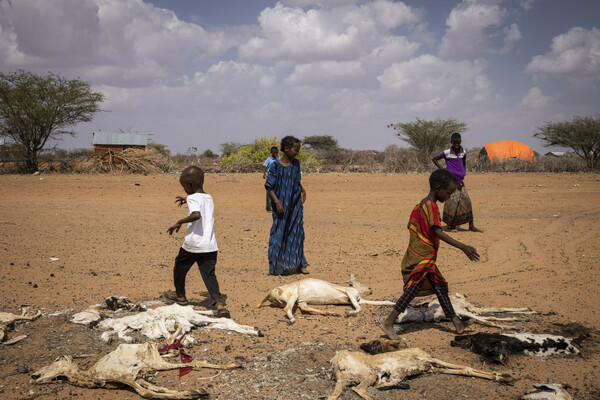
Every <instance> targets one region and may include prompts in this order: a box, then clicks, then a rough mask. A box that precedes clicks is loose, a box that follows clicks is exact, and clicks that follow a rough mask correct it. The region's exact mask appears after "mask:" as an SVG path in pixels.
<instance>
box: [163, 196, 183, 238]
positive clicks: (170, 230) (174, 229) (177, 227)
mask: <svg viewBox="0 0 600 400" xmlns="http://www.w3.org/2000/svg"><path fill="white" fill-rule="evenodd" d="M184 200H185V199H184ZM180 228H181V223H179V222H177V223H176V224H175V225H173V226H172V227H170V228H169V229H167V232H169V235H172V234H173V232H179V229H180Z"/></svg>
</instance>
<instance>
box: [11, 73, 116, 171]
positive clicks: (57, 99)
mask: <svg viewBox="0 0 600 400" xmlns="http://www.w3.org/2000/svg"><path fill="white" fill-rule="evenodd" d="M104 99H105V96H104V95H103V94H102V93H99V92H93V91H92V90H91V88H90V85H89V84H88V83H87V82H83V81H82V80H80V79H66V78H63V77H61V76H60V75H57V74H54V73H52V72H49V73H48V75H46V76H40V75H35V74H33V73H31V72H28V71H24V70H18V71H16V72H13V73H9V74H5V73H3V72H0V135H2V136H5V137H9V138H11V139H12V140H13V141H14V142H15V143H16V144H17V145H19V147H21V148H22V150H23V152H24V156H25V163H26V168H27V171H28V172H35V171H37V170H38V155H39V153H40V152H41V151H42V149H44V147H45V146H46V143H47V142H48V139H53V140H58V139H60V138H61V136H62V135H71V136H75V132H73V131H71V130H68V129H67V128H69V127H71V126H74V125H76V124H78V123H80V122H89V121H91V120H92V118H93V116H94V114H95V113H96V112H98V111H100V106H99V104H100V103H101V102H102V101H103V100H104Z"/></svg>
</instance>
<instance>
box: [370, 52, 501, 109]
mask: <svg viewBox="0 0 600 400" xmlns="http://www.w3.org/2000/svg"><path fill="white" fill-rule="evenodd" d="M486 67H487V65H486V64H485V63H484V62H482V61H475V62H470V61H444V60H442V59H440V58H438V57H435V56H433V55H422V56H419V57H416V58H412V59H411V60H409V61H406V62H402V63H396V64H393V65H391V66H390V67H388V68H387V69H386V70H385V71H384V73H383V74H382V75H381V76H379V77H378V79H379V81H380V83H381V88H382V91H383V93H384V94H385V96H386V97H387V98H388V99H397V101H398V102H401V103H406V104H407V107H408V108H409V109H411V110H413V111H426V110H441V109H443V108H444V107H450V108H454V106H455V105H460V107H463V106H465V105H466V104H473V103H478V102H482V101H484V100H486V99H489V98H490V96H491V82H490V80H489V78H488V77H487V75H486V74H485V72H484V71H485V68H486Z"/></svg>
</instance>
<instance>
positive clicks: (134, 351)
mask: <svg viewBox="0 0 600 400" xmlns="http://www.w3.org/2000/svg"><path fill="white" fill-rule="evenodd" d="M189 367H191V368H193V369H200V368H213V369H225V370H228V369H234V368H238V367H239V366H238V365H237V364H210V363H207V362H206V361H191V362H190V363H185V364H184V363H172V362H167V361H165V360H164V359H163V358H162V357H161V356H160V354H159V352H158V348H157V344H156V343H141V344H121V345H119V347H117V349H116V350H114V351H112V352H110V353H108V354H107V355H106V356H104V357H102V358H101V359H100V360H98V362H96V364H94V365H93V366H92V367H91V368H89V369H88V370H87V371H82V370H80V369H79V367H78V366H77V365H76V364H74V363H73V360H72V358H70V357H61V358H59V359H58V360H57V361H55V362H54V363H53V364H51V365H49V366H47V367H43V368H41V369H39V370H37V371H35V372H34V373H32V375H31V376H32V378H33V379H34V382H35V383H50V382H53V381H56V380H57V379H58V378H66V379H67V380H68V381H69V383H71V384H73V385H75V386H81V387H86V388H96V387H101V388H106V389H116V388H119V387H123V386H130V387H132V388H133V389H134V390H135V391H136V392H137V393H138V394H139V395H140V396H142V397H147V398H153V399H197V398H199V397H201V396H206V395H208V393H206V391H204V390H203V389H196V390H186V391H177V390H171V389H167V388H164V387H161V386H157V385H155V384H153V383H151V382H149V381H148V380H149V379H151V377H152V376H153V374H154V373H155V372H157V371H166V370H171V369H178V368H189Z"/></svg>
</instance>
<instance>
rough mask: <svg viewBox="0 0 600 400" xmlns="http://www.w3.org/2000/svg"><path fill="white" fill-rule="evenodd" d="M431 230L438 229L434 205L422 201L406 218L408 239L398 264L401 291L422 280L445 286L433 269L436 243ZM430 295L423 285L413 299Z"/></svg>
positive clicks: (437, 216)
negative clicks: (400, 275)
mask: <svg viewBox="0 0 600 400" xmlns="http://www.w3.org/2000/svg"><path fill="white" fill-rule="evenodd" d="M434 226H438V227H439V226H440V215H439V211H438V206H437V203H436V202H435V201H426V202H424V203H423V204H417V205H416V206H415V208H413V210H412V212H411V214H410V222H409V226H408V229H409V232H410V238H409V241H408V249H407V250H406V253H405V255H404V258H403V259H402V264H401V265H402V277H403V279H404V290H406V289H408V288H409V287H411V286H412V285H414V284H415V283H417V282H420V281H421V280H422V279H425V278H429V279H430V280H432V281H433V282H437V283H446V280H445V279H444V276H443V275H442V273H441V272H440V271H439V269H438V267H437V265H436V260H437V252H438V248H439V246H440V239H439V238H438V237H437V235H436V234H435V231H434V229H433V227H434ZM430 294H433V289H432V287H431V285H430V284H429V282H428V281H426V282H425V284H424V285H423V288H422V289H421V290H420V291H419V293H418V294H417V296H427V295H430Z"/></svg>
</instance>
